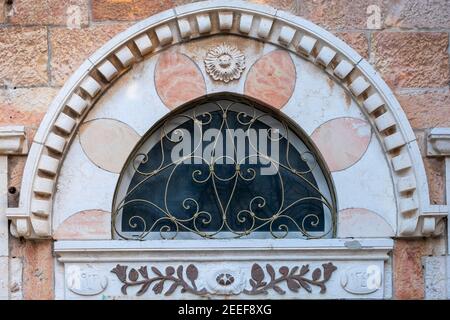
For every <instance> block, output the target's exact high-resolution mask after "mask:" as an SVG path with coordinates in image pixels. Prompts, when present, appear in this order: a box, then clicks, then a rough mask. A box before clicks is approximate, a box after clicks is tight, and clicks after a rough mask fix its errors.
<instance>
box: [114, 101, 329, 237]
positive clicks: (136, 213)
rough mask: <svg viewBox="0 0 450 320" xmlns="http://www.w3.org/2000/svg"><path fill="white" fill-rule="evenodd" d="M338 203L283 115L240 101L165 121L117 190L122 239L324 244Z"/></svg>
mask: <svg viewBox="0 0 450 320" xmlns="http://www.w3.org/2000/svg"><path fill="white" fill-rule="evenodd" d="M335 214H336V203H335V197H334V193H333V188H332V185H331V179H330V175H329V174H328V172H327V170H326V168H325V166H324V164H323V161H322V160H321V157H320V155H319V154H318V152H317V151H316V149H315V147H314V146H313V145H312V143H311V142H310V140H309V138H308V137H307V136H306V135H305V134H304V133H303V132H302V130H301V129H299V128H297V127H296V126H295V125H293V124H292V123H291V122H290V121H289V120H287V119H286V118H285V117H284V116H283V115H282V114H281V113H279V112H277V111H275V110H272V109H269V108H267V107H264V106H262V105H260V104H258V103H255V102H253V101H250V100H247V99H244V98H242V97H234V96H231V97H230V96H226V97H224V96H215V97H213V98H212V97H209V98H205V99H203V100H199V101H196V102H193V103H189V104H188V105H186V106H184V107H181V108H179V109H177V110H176V111H173V112H171V113H170V114H169V115H168V116H167V117H165V118H164V119H163V120H161V121H160V122H158V123H157V124H156V125H155V126H153V128H152V129H151V130H150V131H149V132H148V133H147V134H146V135H145V136H144V137H143V138H142V140H141V142H140V143H138V145H137V146H136V148H135V149H134V151H133V152H132V154H131V155H130V157H129V159H128V161H127V163H126V164H125V166H124V169H123V171H122V174H121V178H120V180H119V183H118V186H117V189H116V195H115V201H114V204H113V229H114V234H115V237H116V238H123V239H139V240H144V239H201V238H209V239H223V238H303V239H305V238H330V237H332V236H333V235H334V233H335Z"/></svg>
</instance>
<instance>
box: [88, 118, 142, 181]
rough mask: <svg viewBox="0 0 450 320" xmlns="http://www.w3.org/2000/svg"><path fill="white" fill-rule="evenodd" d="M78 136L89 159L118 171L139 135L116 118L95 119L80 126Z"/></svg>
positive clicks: (104, 167)
mask: <svg viewBox="0 0 450 320" xmlns="http://www.w3.org/2000/svg"><path fill="white" fill-rule="evenodd" d="M79 138H80V144H81V147H82V148H83V151H84V153H85V154H86V156H87V157H88V158H89V160H91V161H92V162H93V163H94V164H95V165H97V166H98V167H100V168H102V169H104V170H107V171H110V172H114V173H120V172H121V171H122V167H123V165H124V164H125V161H126V160H127V158H128V156H129V155H130V153H131V151H132V150H133V148H134V146H135V145H136V143H137V142H138V141H139V139H140V138H141V137H140V136H139V135H138V134H137V133H136V131H134V130H133V128H131V127H130V126H129V125H127V124H125V123H123V122H120V121H118V120H114V119H95V120H91V121H88V122H85V123H84V124H83V125H82V126H81V128H80V131H79Z"/></svg>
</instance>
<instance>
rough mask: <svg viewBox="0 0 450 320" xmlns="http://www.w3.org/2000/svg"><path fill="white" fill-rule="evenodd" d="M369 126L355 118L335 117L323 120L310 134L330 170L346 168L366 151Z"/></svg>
mask: <svg viewBox="0 0 450 320" xmlns="http://www.w3.org/2000/svg"><path fill="white" fill-rule="evenodd" d="M370 136H371V128H370V125H369V123H368V122H367V121H364V120H361V119H357V118H337V119H333V120H330V121H327V122H325V123H324V124H322V125H321V126H320V127H318V128H317V129H316V130H314V132H313V133H312V135H311V139H312V140H313V141H314V143H315V144H316V146H317V147H318V148H319V150H320V152H321V153H322V156H323V157H324V159H325V161H326V163H327V164H328V168H329V169H330V170H331V171H339V170H344V169H347V168H348V167H350V166H352V165H354V164H355V163H356V162H357V161H358V160H359V159H361V157H362V156H363V154H364V153H365V152H366V150H367V147H368V145H369V143H370Z"/></svg>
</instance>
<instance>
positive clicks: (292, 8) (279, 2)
mask: <svg viewBox="0 0 450 320" xmlns="http://www.w3.org/2000/svg"><path fill="white" fill-rule="evenodd" d="M248 1H249V2H253V3H257V4H265V5H268V6H271V7H274V8H277V9H281V10H284V11H289V12H291V13H293V14H296V13H297V12H298V10H299V5H300V1H298V0H248Z"/></svg>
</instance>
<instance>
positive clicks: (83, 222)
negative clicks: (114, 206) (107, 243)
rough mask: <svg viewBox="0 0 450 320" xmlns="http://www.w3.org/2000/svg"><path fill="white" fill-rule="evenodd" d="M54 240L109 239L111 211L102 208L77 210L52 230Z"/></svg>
mask: <svg viewBox="0 0 450 320" xmlns="http://www.w3.org/2000/svg"><path fill="white" fill-rule="evenodd" d="M53 238H54V239H56V240H110V239H111V213H110V212H106V211H103V210H85V211H81V212H77V213H75V214H73V215H71V216H70V217H68V218H67V219H66V220H64V221H63V222H62V223H61V225H60V226H59V227H58V228H57V229H56V231H55V232H54V235H53Z"/></svg>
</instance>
